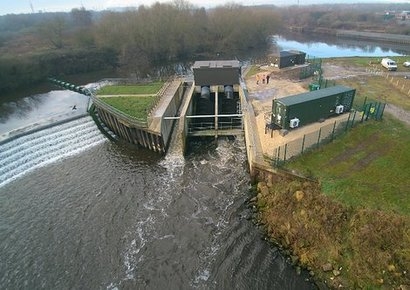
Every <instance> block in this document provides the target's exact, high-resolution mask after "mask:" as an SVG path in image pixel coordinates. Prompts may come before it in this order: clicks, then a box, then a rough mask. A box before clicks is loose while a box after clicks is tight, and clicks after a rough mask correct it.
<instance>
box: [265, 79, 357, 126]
mask: <svg viewBox="0 0 410 290" xmlns="http://www.w3.org/2000/svg"><path fill="white" fill-rule="evenodd" d="M355 93H356V90H355V89H352V88H350V87H346V86H334V87H329V88H325V89H321V90H313V91H310V92H307V93H302V94H298V95H292V96H287V97H284V98H280V99H276V100H273V103H272V120H271V121H272V123H273V124H275V125H277V126H279V127H281V128H282V129H294V128H297V127H300V126H304V125H307V124H310V123H314V122H318V121H322V120H324V119H327V118H329V117H332V116H336V115H338V114H342V113H344V112H349V111H350V110H351V109H352V105H353V100H354V96H355Z"/></svg>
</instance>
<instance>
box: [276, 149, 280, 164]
mask: <svg viewBox="0 0 410 290" xmlns="http://www.w3.org/2000/svg"><path fill="white" fill-rule="evenodd" d="M279 159H280V146H279V147H278V158H276V166H278V164H279Z"/></svg>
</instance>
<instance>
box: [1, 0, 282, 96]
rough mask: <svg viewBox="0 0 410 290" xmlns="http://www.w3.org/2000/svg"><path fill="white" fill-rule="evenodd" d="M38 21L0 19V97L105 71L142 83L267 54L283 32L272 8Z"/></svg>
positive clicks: (61, 16)
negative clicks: (214, 61)
mask: <svg viewBox="0 0 410 290" xmlns="http://www.w3.org/2000/svg"><path fill="white" fill-rule="evenodd" d="M41 14H42V13H38V14H25V15H6V16H5V17H4V16H3V17H0V32H1V34H2V35H3V37H2V38H1V39H0V55H1V56H0V92H2V91H9V90H13V89H15V88H18V87H21V86H27V85H30V84H34V83H36V82H40V81H42V80H44V79H46V78H47V77H48V76H59V75H67V74H77V73H82V72H87V71H94V70H102V69H106V68H110V69H118V70H120V71H121V73H122V74H123V75H125V76H127V75H130V74H132V75H134V76H137V77H145V76H147V75H148V74H152V72H153V71H155V70H156V69H158V68H160V67H161V66H165V65H168V64H170V63H178V62H187V61H188V62H192V61H194V60H199V59H210V58H215V57H216V56H217V55H219V56H221V57H222V56H224V57H226V58H232V57H235V56H236V55H237V54H238V53H241V52H243V51H247V50H250V49H253V48H266V47H267V46H268V45H269V43H270V42H269V37H270V36H271V35H272V34H275V33H277V32H278V30H279V28H280V16H279V15H278V13H277V12H276V11H275V10H274V9H273V8H272V7H270V9H264V8H261V7H245V6H241V5H238V4H227V5H224V6H220V7H217V8H214V9H210V10H206V9H204V8H198V7H195V6H193V5H191V4H190V3H189V2H185V1H179V0H178V1H174V2H172V3H158V2H157V3H155V4H153V5H152V6H144V5H142V6H140V7H138V8H136V9H128V10H126V11H121V12H114V11H103V12H98V13H97V12H91V11H87V10H85V9H84V8H80V9H73V10H72V11H71V12H70V13H43V14H44V15H41ZM41 16H43V17H41ZM16 23H18V25H17V24H16Z"/></svg>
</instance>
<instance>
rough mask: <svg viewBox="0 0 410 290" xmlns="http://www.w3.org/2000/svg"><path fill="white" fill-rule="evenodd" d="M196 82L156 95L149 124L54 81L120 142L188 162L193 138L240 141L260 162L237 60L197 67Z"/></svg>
mask: <svg viewBox="0 0 410 290" xmlns="http://www.w3.org/2000/svg"><path fill="white" fill-rule="evenodd" d="M192 70H193V80H192V78H179V77H175V78H173V79H170V80H168V81H167V82H166V83H165V84H164V86H163V87H162V88H161V90H160V91H159V92H158V93H157V96H156V97H157V100H158V101H157V103H156V105H155V106H154V107H153V108H152V109H151V111H150V112H149V114H148V118H147V119H146V120H140V119H136V118H135V117H132V116H129V115H127V114H126V113H124V112H122V111H120V110H118V109H116V108H115V107H113V106H111V105H108V104H107V103H105V102H104V101H102V100H101V99H100V98H99V97H98V93H97V94H96V93H95V92H92V91H90V90H85V89H83V88H82V87H77V86H74V85H71V84H68V83H64V82H62V83H61V81H60V82H59V81H57V80H55V79H53V80H52V81H53V82H54V83H55V84H57V85H60V86H61V87H63V88H66V89H67V88H68V89H72V90H74V91H77V92H79V93H82V94H84V95H87V96H89V97H90V100H91V103H92V104H91V105H90V107H89V112H90V113H91V114H92V115H94V116H95V118H94V120H95V121H96V122H97V125H99V127H100V129H101V128H102V129H103V130H105V131H107V132H109V134H114V135H115V136H117V137H118V139H120V140H123V141H125V142H127V143H130V144H132V145H135V146H136V147H141V148H146V149H149V150H152V151H155V152H158V153H160V154H164V155H165V154H176V155H180V156H183V155H184V154H185V150H186V145H187V142H188V141H189V139H190V138H215V139H216V138H218V137H222V136H241V137H242V138H244V139H245V142H246V144H247V155H248V156H247V157H248V162H249V165H250V169H251V174H252V164H254V163H255V162H257V163H258V160H259V163H260V162H261V160H262V158H261V155H262V154H261V153H260V152H262V149H261V145H260V140H259V138H258V136H257V132H255V129H256V123H255V115H254V112H253V108H252V106H251V105H250V104H249V103H248V101H247V100H248V97H247V89H246V85H245V83H244V81H243V80H242V73H241V71H242V67H241V65H240V62H239V61H237V60H211V61H196V62H195V63H194V65H193V67H192Z"/></svg>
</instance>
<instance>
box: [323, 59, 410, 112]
mask: <svg viewBox="0 0 410 290" xmlns="http://www.w3.org/2000/svg"><path fill="white" fill-rule="evenodd" d="M394 59H395V60H396V58H394ZM407 59H410V57H400V58H397V60H396V61H398V63H399V65H398V71H397V72H399V73H400V72H409V75H410V68H406V67H403V66H402V65H401V64H402V63H403V62H404V61H405V60H407ZM380 60H381V58H368V57H364V58H361V57H351V58H334V59H326V60H325V62H326V63H331V64H334V65H338V66H341V67H343V68H346V69H349V68H352V69H356V70H357V69H358V68H361V69H363V71H365V70H366V69H370V68H371V66H370V65H369V62H370V61H372V62H376V63H377V64H378V63H379V62H380ZM399 61H400V62H399ZM376 67H377V65H376ZM381 70H382V71H383V72H385V70H383V69H381ZM391 75H392V76H394V77H395V80H394V82H393V83H396V82H397V81H399V82H400V83H401V84H406V86H407V87H408V89H409V90H410V79H404V77H403V74H397V76H395V72H391ZM336 83H337V84H341V85H346V86H349V87H353V88H355V89H356V96H355V103H354V105H355V107H356V108H361V106H362V104H363V102H364V100H365V98H367V100H369V101H371V100H373V101H380V102H387V103H390V104H393V105H396V106H398V107H401V108H403V109H405V110H408V111H410V97H408V96H407V95H406V94H405V93H403V92H402V91H400V90H399V89H398V88H397V86H395V85H394V84H393V83H391V82H389V81H387V80H386V78H385V77H383V76H380V75H371V74H370V75H361V76H357V77H349V78H340V79H337V80H336ZM400 86H401V85H400Z"/></svg>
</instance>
